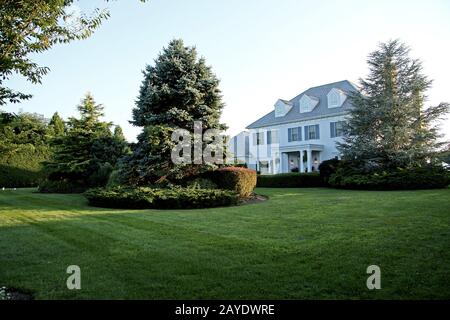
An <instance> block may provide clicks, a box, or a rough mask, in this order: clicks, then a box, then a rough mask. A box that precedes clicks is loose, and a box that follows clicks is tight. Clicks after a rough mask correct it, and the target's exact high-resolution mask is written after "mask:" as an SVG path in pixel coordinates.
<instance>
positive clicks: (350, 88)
mask: <svg viewBox="0 0 450 320" xmlns="http://www.w3.org/2000/svg"><path fill="white" fill-rule="evenodd" d="M333 88H336V89H339V90H342V91H343V92H344V93H346V94H348V93H350V92H355V91H357V90H358V89H357V88H356V86H355V85H354V84H352V83H351V82H350V81H348V80H343V81H339V82H333V83H329V84H325V85H322V86H318V87H312V88H309V89H308V90H306V91H304V92H302V93H301V94H299V95H298V96H296V97H295V98H293V99H291V100H289V101H287V102H288V103H289V104H292V105H293V108H292V109H291V110H290V111H289V112H288V113H287V114H286V115H285V116H283V117H275V111H274V110H272V111H271V112H269V113H268V114H266V115H265V116H263V117H262V118H260V119H258V120H256V121H255V122H253V123H252V124H250V125H249V126H247V129H255V128H261V127H267V126H273V125H277V124H283V123H289V122H296V121H302V120H308V119H312V118H317V117H323V116H331V115H335V114H340V113H345V112H347V111H348V110H349V109H350V108H351V104H350V101H349V99H345V101H344V104H343V105H342V107H339V108H328V101H327V94H328V93H329V92H330V90H331V89H333ZM303 95H308V96H310V97H315V98H318V99H319V104H318V105H317V106H316V107H315V108H314V109H313V110H312V111H311V112H305V113H300V107H299V101H300V99H301V98H302V96H303ZM280 100H281V99H280Z"/></svg>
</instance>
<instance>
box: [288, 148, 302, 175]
mask: <svg viewBox="0 0 450 320" xmlns="http://www.w3.org/2000/svg"><path fill="white" fill-rule="evenodd" d="M288 161H289V162H288V163H289V172H299V170H300V169H299V168H300V152H289V153H288Z"/></svg>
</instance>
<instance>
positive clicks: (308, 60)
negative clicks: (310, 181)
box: [4, 0, 450, 140]
mask: <svg viewBox="0 0 450 320" xmlns="http://www.w3.org/2000/svg"><path fill="white" fill-rule="evenodd" d="M78 5H79V6H80V7H81V8H89V7H91V8H92V7H93V6H107V7H109V8H110V11H111V18H110V19H109V20H107V21H105V22H104V24H103V25H102V26H101V27H100V29H99V30H97V31H96V33H95V34H94V35H93V36H92V37H91V38H89V39H87V40H83V41H78V42H74V43H71V44H69V45H59V46H57V47H55V48H53V49H52V50H50V51H48V52H45V53H44V54H41V55H38V56H36V61H37V62H39V63H40V64H42V65H45V66H49V67H50V68H51V72H50V73H49V74H48V75H47V76H45V78H44V79H43V84H42V85H36V86H35V85H30V84H27V83H25V81H23V80H20V79H14V80H12V81H10V85H11V86H13V87H15V88H17V89H23V90H25V91H27V92H31V93H33V94H34V98H33V99H32V100H30V101H28V102H24V103H22V104H21V105H8V106H7V107H6V108H4V109H7V110H13V111H17V110H19V108H22V109H23V110H24V111H28V112H38V113H42V114H44V115H45V116H47V117H50V116H51V115H52V114H53V112H54V111H56V110H57V111H58V112H59V113H60V114H61V115H62V116H64V117H68V116H72V115H75V114H76V109H75V106H76V105H77V104H78V102H79V100H80V99H81V98H82V96H83V95H84V94H85V93H86V92H87V91H90V92H92V94H93V95H94V97H95V99H96V100H97V101H98V102H99V103H102V104H104V105H105V113H106V119H107V120H109V121H113V122H115V123H116V124H120V125H121V126H122V127H123V129H124V131H125V134H126V136H127V137H128V139H130V140H134V139H135V136H136V134H137V133H138V132H139V131H140V128H134V127H132V126H131V125H129V124H128V120H130V118H131V109H132V108H133V106H134V101H135V99H136V96H137V94H138V90H139V86H140V84H141V81H142V73H141V70H142V69H143V68H144V66H145V65H146V64H152V63H153V60H154V59H155V58H156V56H157V54H158V53H159V52H160V50H161V48H162V47H163V46H166V45H167V43H168V42H169V41H170V40H171V39H173V38H182V39H183V40H184V41H185V43H186V44H187V45H195V46H196V47H197V49H198V51H199V53H200V54H201V55H202V56H204V57H205V58H206V60H207V63H208V64H210V65H212V67H213V70H214V72H215V73H216V74H217V76H218V77H219V78H220V79H221V89H222V92H223V98H224V101H225V103H226V107H225V110H224V112H223V117H222V120H223V121H224V122H225V123H227V124H228V126H229V127H230V129H229V131H228V133H229V134H235V133H238V132H240V131H241V130H243V129H244V128H245V126H246V125H248V124H250V123H251V122H253V121H255V120H256V119H258V118H259V117H260V116H262V115H264V114H266V113H267V112H269V111H271V109H272V108H273V104H274V103H275V102H276V100H277V99H278V98H284V99H291V98H293V97H294V96H296V95H297V94H299V93H301V92H302V91H304V90H306V89H307V88H309V87H311V86H316V85H320V84H325V83H329V82H334V81H339V80H343V79H348V80H350V81H354V82H356V81H357V80H358V78H359V77H364V76H365V75H366V74H367V67H366V62H365V60H366V57H367V54H368V53H369V52H371V51H373V50H374V49H376V47H377V44H378V42H380V41H386V40H388V39H395V38H399V39H401V40H402V41H404V42H406V43H407V44H408V45H409V46H410V47H411V48H412V52H411V55H412V56H413V57H418V58H420V59H422V60H423V62H424V71H425V73H426V74H427V75H428V76H429V77H430V78H432V79H434V86H433V89H432V90H430V91H429V94H428V95H429V102H430V103H433V104H436V103H439V102H441V101H450V63H449V51H450V42H449V40H450V37H449V36H450V1H448V0H442V1H437V0H436V1H431V0H427V1H425V0H422V1H412V0H405V1H399V0H396V1H393V0H390V1H380V0H373V1H360V0H359V1H350V0H340V1H325V0H323V1H300V0H221V1H219V0H189V1H186V0H149V2H148V3H144V4H142V3H141V2H139V1H138V0H118V1H113V2H110V3H108V4H105V3H104V2H103V1H100V0H95V1H87V0H82V1H79V2H78ZM444 130H445V131H446V133H447V135H448V137H449V138H450V121H446V123H445V126H444Z"/></svg>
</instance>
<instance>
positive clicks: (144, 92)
mask: <svg viewBox="0 0 450 320" xmlns="http://www.w3.org/2000/svg"><path fill="white" fill-rule="evenodd" d="M223 107H224V104H223V102H222V96H221V93H220V90H219V80H218V79H217V77H216V76H215V75H214V73H213V72H212V70H211V68H210V67H209V66H207V65H206V63H205V59H204V58H198V56H197V51H196V49H195V48H194V47H186V46H184V43H183V41H182V40H173V41H171V42H170V43H169V45H168V47H167V48H164V49H163V51H162V53H161V54H160V55H159V56H158V58H157V59H156V60H155V65H154V66H151V65H149V66H147V67H146V68H145V71H144V80H143V82H142V85H141V88H140V91H139V96H138V99H137V101H136V107H135V108H134V109H133V120H132V121H131V123H132V124H134V125H135V126H140V127H143V128H144V130H143V132H142V133H141V134H140V135H139V136H138V143H137V144H136V145H135V148H134V153H133V155H132V156H130V157H128V159H126V161H125V163H126V165H125V167H124V168H123V169H124V174H125V176H126V179H127V180H128V182H131V183H136V184H145V183H152V182H154V181H156V180H160V179H161V178H168V179H170V178H181V177H183V176H186V175H190V174H195V173H197V172H199V171H201V170H206V166H203V165H175V164H173V163H172V161H171V149H172V146H173V143H172V141H171V133H172V132H173V130H175V129H177V128H181V129H186V130H188V131H189V132H192V130H193V128H194V121H201V122H202V127H203V128H202V129H203V130H207V129H218V130H224V129H226V126H225V125H224V124H222V123H220V115H221V112H222V109H223Z"/></svg>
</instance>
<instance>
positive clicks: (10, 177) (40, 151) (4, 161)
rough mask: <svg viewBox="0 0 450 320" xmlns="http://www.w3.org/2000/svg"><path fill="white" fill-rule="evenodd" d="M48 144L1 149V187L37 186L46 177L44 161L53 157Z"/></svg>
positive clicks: (13, 146)
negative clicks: (43, 166)
mask: <svg viewBox="0 0 450 320" xmlns="http://www.w3.org/2000/svg"><path fill="white" fill-rule="evenodd" d="M51 154H52V152H51V150H50V148H49V147H48V146H33V145H31V144H22V145H12V146H9V147H7V148H6V147H5V148H2V149H1V150H0V188H1V187H7V188H24V187H35V186H37V185H38V184H39V182H40V181H41V180H43V179H45V174H44V172H43V170H42V162H44V161H47V160H49V159H50V157H51Z"/></svg>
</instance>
